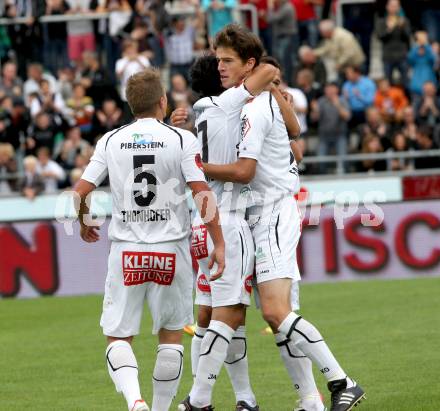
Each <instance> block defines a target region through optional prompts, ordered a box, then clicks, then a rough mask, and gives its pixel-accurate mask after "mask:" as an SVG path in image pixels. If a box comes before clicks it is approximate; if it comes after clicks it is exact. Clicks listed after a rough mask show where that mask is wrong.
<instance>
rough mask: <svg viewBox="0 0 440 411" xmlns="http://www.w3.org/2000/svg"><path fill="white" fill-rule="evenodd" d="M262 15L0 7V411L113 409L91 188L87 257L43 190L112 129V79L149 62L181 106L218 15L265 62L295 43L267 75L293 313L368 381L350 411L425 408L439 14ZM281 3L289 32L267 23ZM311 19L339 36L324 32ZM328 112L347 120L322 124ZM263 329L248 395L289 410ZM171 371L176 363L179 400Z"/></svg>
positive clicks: (151, 8) (143, 4)
mask: <svg viewBox="0 0 440 411" xmlns="http://www.w3.org/2000/svg"><path fill="white" fill-rule="evenodd" d="M219 3H221V4H220V6H219V5H218V4H219ZM271 3H272V2H271V1H267V0H243V1H241V2H240V1H238V0H234V1H233V0H230V1H225V2H224V1H219V0H217V1H210V0H200V1H199V0H181V1H177V0H175V1H172V2H163V1H154V0H137V1H133V0H132V1H127V0H114V1H112V0H108V1H106V0H98V1H97V0H67V1H56V0H34V1H28V2H26V1H21V0H3V1H0V14H1V15H2V16H3V17H2V18H0V63H1V78H0V297H1V298H0V324H1V325H2V330H1V332H0V346H1V347H2V355H1V356H0V365H1V367H2V372H1V373H0V387H1V388H0V410H2V411H3V410H5V411H9V410H19V409H25V408H26V409H31V410H43V409H44V410H56V409H61V408H62V409H65V410H104V409H122V407H123V402H122V398H119V397H118V396H117V395H116V394H114V393H113V388H112V386H111V384H110V381H109V379H108V377H107V376H106V370H105V366H104V361H103V358H102V357H103V355H102V352H103V347H104V339H103V338H102V337H101V335H100V329H99V326H98V321H99V314H100V298H101V297H100V295H101V294H102V292H103V288H104V279H105V275H106V265H107V261H106V259H107V254H108V246H109V244H108V240H107V236H106V227H107V224H108V217H109V214H110V207H111V204H110V199H109V196H108V189H107V188H106V187H103V188H102V189H101V190H100V191H99V194H97V195H96V196H95V198H94V204H93V208H92V210H93V212H94V214H95V215H96V217H97V218H100V219H102V221H103V223H104V226H103V227H102V228H101V236H102V239H101V241H100V242H99V243H96V244H94V245H86V244H84V243H82V242H81V241H80V239H79V234H78V226H77V224H75V222H74V220H73V219H72V212H71V209H70V208H69V206H68V204H67V201H66V198H63V197H62V196H61V200H60V194H61V193H62V192H63V190H65V189H66V188H69V187H71V186H72V185H73V184H74V183H75V181H77V179H78V178H79V177H80V175H81V173H82V170H83V169H84V167H85V166H86V165H87V163H88V161H89V159H90V156H91V155H92V153H93V146H94V144H95V142H96V140H97V139H98V138H99V137H100V136H101V135H102V134H104V133H105V132H106V131H108V130H110V129H112V128H114V127H117V126H118V125H120V124H123V123H124V122H126V121H128V120H129V119H130V113H129V110H128V108H127V105H126V103H125V102H124V96H123V94H121V92H120V90H121V86H122V87H123V84H124V82H125V81H126V79H127V77H128V76H129V75H130V74H132V73H134V72H136V71H137V70H141V69H142V67H144V66H148V65H154V66H157V67H160V68H161V70H162V73H163V79H164V83H165V84H166V85H167V89H168V96H169V101H170V107H169V112H170V113H171V111H172V110H173V109H174V108H176V107H187V108H189V109H190V108H191V105H192V103H193V102H194V99H195V98H196V96H194V95H193V94H192V93H191V92H190V89H189V85H188V83H187V79H186V76H187V70H188V67H189V65H190V64H191V62H192V61H193V60H194V58H196V57H197V55H199V54H201V53H203V52H204V50H206V49H207V48H208V44H209V39H210V38H212V36H213V35H215V32H216V31H218V30H219V28H221V27H222V26H223V25H224V24H227V23H228V22H230V21H237V22H240V23H241V24H246V25H248V26H249V28H250V29H252V30H253V31H255V32H256V33H258V34H259V35H260V37H261V38H262V39H263V40H264V42H265V45H266V47H267V49H268V50H269V51H270V52H271V53H273V54H274V55H283V49H282V47H284V46H283V44H285V43H284V42H283V41H280V40H281V39H285V38H286V37H288V38H289V43H288V45H287V46H286V47H293V48H292V50H293V51H292V53H291V55H289V56H290V58H287V59H281V60H282V61H281V62H282V64H283V68H284V76H285V82H286V87H288V91H289V92H291V93H292V95H293V98H294V104H295V107H296V109H297V111H298V113H300V117H301V122H302V126H303V131H304V132H303V134H302V136H301V138H300V139H299V142H300V144H301V147H302V148H303V151H304V159H303V161H302V162H301V165H300V168H301V186H302V189H301V193H300V195H299V202H300V205H301V207H302V210H303V213H304V216H305V217H304V222H303V235H302V239H301V243H300V247H299V249H298V256H299V261H300V265H301V272H302V275H303V284H304V285H303V291H302V307H303V311H304V312H305V313H306V315H307V316H309V317H310V318H313V321H314V322H316V323H317V325H318V326H319V328H320V329H323V333H324V335H326V336H328V340H329V342H330V344H331V346H332V347H334V348H335V351H336V353H337V355H338V357H339V358H341V359H342V360H341V362H342V363H343V364H344V365H345V367H346V368H347V369H348V370H349V371H350V374H352V375H354V376H355V377H356V378H357V379H358V380H359V381H360V382H361V383H362V384H363V386H364V388H366V391H367V393H368V397H369V399H368V401H367V402H366V403H365V404H363V405H362V407H363V408H364V409H365V410H375V411H391V410H396V411H397V410H399V411H403V410H421V411H437V410H439V409H440V406H439V405H438V404H440V383H439V379H438V365H437V364H438V358H439V357H438V350H437V347H436V346H437V345H438V343H437V342H438V341H439V339H440V315H439V312H440V297H439V295H440V278H439V277H440V149H439V144H440V97H439V95H440V93H439V89H438V84H439V83H438V81H439V75H440V71H439V68H440V55H439V52H440V47H439V42H440V2H439V1H438V0H407V1H404V0H402V1H401V2H399V1H396V0H388V1H385V0H384V1H379V0H378V1H374V0H338V1H327V0H313V1H312V0H287V1H286V2H282V1H281V2H279V1H275V5H274V7H275V9H274V10H270V8H271ZM282 7H284V8H286V10H287V13H290V16H291V20H290V21H288V22H287V23H286V22H285V21H284V23H280V22H281V20H279V21H278V20H277V18H278V17H277V13H278V14H279V10H280V8H282ZM393 7H394V8H393ZM327 18H330V19H332V21H334V22H335V24H336V27H337V28H336V30H337V31H338V35H335V34H334V33H335V31H334V32H333V34H328V33H327V34H326V32H325V30H324V31H323V30H322V29H323V28H324V29H325V24H324V25H322V24H320V23H321V22H322V21H323V20H325V19H327ZM320 29H321V30H320ZM283 30H284V31H283ZM326 36H327V37H328V38H327V40H326ZM340 36H342V39H341V37H340ZM325 40H326V41H327V43H326V42H325ZM345 41H348V42H349V43H348V44H350V45H351V46H350V47H349V49H350V50H351V49H352V48H355V49H356V50H358V53H357V54H356V56H354V55H352V56H346V57H347V59H348V60H345V61H339V60H338V58H339V57H341V56H340V53H339V54H337V55H335V54H333V53H332V52H331V51H330V52H329V51H328V46H329V42H331V47H330V48H332V47H333V48H336V49H337V48H338V47H340V46H341V44H346V43H344V42H345ZM357 58H358V59H359V60H356V59H357ZM355 62H356V64H358V66H359V67H360V70H359V71H358V70H357V68H356V67H355V68H354V69H353V67H351V64H353V63H355ZM356 90H358V91H360V92H361V95H362V96H367V95H368V96H369V97H368V98H363V99H359V98H358V96H357V94H356V93H357V91H356ZM332 93H333V94H332ZM335 99H336V100H337V101H338V102H339V103H340V104H343V105H345V107H346V108H347V110H348V111H349V112H350V119H348V120H344V119H342V118H340V119H337V121H332V118H333V120H334V117H335V115H334V111H332V110H334V107H333V103H334V101H335ZM332 102H333V103H332ZM332 113H333V114H332ZM336 117H337V116H336ZM186 127H187V128H192V123H191V120H190V121H189V123H188V124H187V125H186ZM57 216H58V220H60V219H61V220H62V222H60V221H57V219H56V217H57ZM376 222H377V223H378V224H375V223H376ZM367 280H368V281H367ZM384 280H385V281H384ZM386 280H390V281H386ZM391 280H392V281H391ZM314 283H317V284H314ZM43 296H47V297H44V298H43ZM263 327H264V324H263V322H262V320H261V319H260V318H259V316H258V313H257V312H256V311H255V310H253V309H252V310H251V311H250V313H249V325H248V329H249V335H250V339H249V340H250V343H249V345H250V348H249V350H250V352H249V356H250V362H251V374H252V380H253V383H254V385H255V389H256V393H257V395H259V398H261V400H260V403H261V405H262V410H267V411H284V410H286V411H287V410H291V409H292V408H293V405H294V400H295V394H294V392H293V389H291V387H290V386H289V384H288V380H287V379H286V378H285V377H286V374H285V371H284V370H283V367H282V365H281V362H280V361H278V353H277V352H276V351H275V348H274V347H273V339H272V338H271V336H268V335H260V334H261V330H262V329H263ZM148 334H149V319H148V316H147V317H146V321H145V326H144V330H143V334H142V337H141V338H139V339H138V341H137V342H136V344H137V352H139V358H140V363H141V364H142V367H145V368H144V371H145V372H144V375H147V374H146V372H147V371H148V370H150V369H151V368H152V361H151V358H153V352H154V344H148V347H147V349H146V348H145V344H144V340H145V338H144V337H145V336H146V335H148ZM188 342H189V338H188V339H187V340H186V349H187V353H189V349H190V347H189V345H188ZM187 359H188V356H187ZM189 369H190V367H189V362H188V361H187V363H186V371H185V376H184V378H183V380H182V384H181V389H180V391H179V393H180V394H181V395H182V396H183V394H184V393H185V392H186V391H187V390H188V388H189V385H190V379H191V378H190V372H189ZM318 378H319V377H318ZM320 381H321V380H320ZM321 383H322V381H321ZM142 384H143V387H144V392H145V393H146V394H147V395H146V397H147V398H149V394H148V393H151V389H150V384H149V381H148V380H147V379H146V378H145V377H144V379H143V382H142ZM228 384H229V382H228V381H227V379H226V378H225V377H224V376H222V378H221V380H220V384H219V387H218V389H217V392H216V397H215V398H216V406H217V409H218V410H219V411H223V410H227V409H232V406H233V399H232V391H231V389H230V387H229V385H228ZM321 389H322V391H323V393H325V392H326V390H325V387H324V385H323V384H321ZM180 394H179V395H180ZM327 397H328V396H327Z"/></svg>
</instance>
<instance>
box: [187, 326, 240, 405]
mask: <svg viewBox="0 0 440 411" xmlns="http://www.w3.org/2000/svg"><path fill="white" fill-rule="evenodd" d="M233 335H234V330H233V329H232V328H231V327H229V325H227V324H225V323H223V322H221V321H215V320H211V322H210V323H209V328H208V329H207V330H206V334H205V337H204V338H203V341H202V345H201V347H200V358H199V364H198V367H197V373H196V379H195V381H194V385H193V387H192V390H191V393H190V398H191V404H192V405H194V406H195V407H198V408H203V407H206V406H208V405H211V398H212V389H213V387H214V384H215V382H216V380H217V376H218V374H219V373H220V370H221V368H222V365H223V362H224V361H225V359H226V354H227V351H228V347H229V342H230V341H231V339H232V336H233Z"/></svg>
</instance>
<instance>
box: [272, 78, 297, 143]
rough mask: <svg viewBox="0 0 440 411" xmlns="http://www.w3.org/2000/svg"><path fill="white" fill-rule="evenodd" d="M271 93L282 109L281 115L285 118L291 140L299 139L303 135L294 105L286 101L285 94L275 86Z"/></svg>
mask: <svg viewBox="0 0 440 411" xmlns="http://www.w3.org/2000/svg"><path fill="white" fill-rule="evenodd" d="M271 93H272V95H273V96H274V97H275V100H276V101H277V103H278V106H279V107H280V111H281V115H282V116H283V120H284V123H285V124H286V129H287V134H288V135H289V137H291V138H296V137H298V136H299V135H300V133H301V127H300V125H299V121H298V117H297V116H296V114H295V110H294V109H293V105H292V103H291V102H290V101H289V100H288V99H286V96H285V95H284V94H283V92H282V91H281V90H280V89H279V87H277V86H275V85H274V86H273V87H272V89H271Z"/></svg>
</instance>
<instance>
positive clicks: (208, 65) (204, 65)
mask: <svg viewBox="0 0 440 411" xmlns="http://www.w3.org/2000/svg"><path fill="white" fill-rule="evenodd" d="M217 67H218V63H217V58H216V57H215V56H214V55H213V54H205V55H203V56H202V57H199V58H198V59H197V60H196V61H195V62H194V64H193V65H192V66H191V69H190V72H189V75H190V78H191V88H192V89H193V90H194V91H195V92H196V93H197V94H199V95H200V97H210V96H218V95H219V94H221V93H222V92H223V91H224V88H223V87H222V83H221V80H220V73H219V71H218V68H217Z"/></svg>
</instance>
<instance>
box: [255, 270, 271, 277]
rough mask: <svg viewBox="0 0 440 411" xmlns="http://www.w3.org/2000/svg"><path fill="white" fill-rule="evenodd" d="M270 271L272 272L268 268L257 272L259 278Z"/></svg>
mask: <svg viewBox="0 0 440 411" xmlns="http://www.w3.org/2000/svg"><path fill="white" fill-rule="evenodd" d="M269 271H270V270H269V269H268V268H265V269H263V268H260V269H258V270H257V276H258V275H264V274H269Z"/></svg>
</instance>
